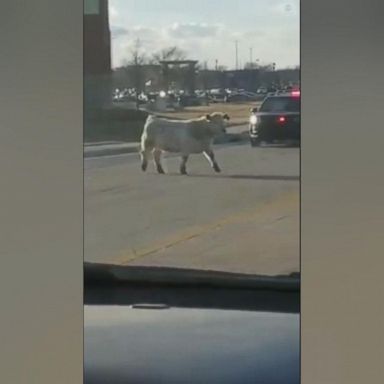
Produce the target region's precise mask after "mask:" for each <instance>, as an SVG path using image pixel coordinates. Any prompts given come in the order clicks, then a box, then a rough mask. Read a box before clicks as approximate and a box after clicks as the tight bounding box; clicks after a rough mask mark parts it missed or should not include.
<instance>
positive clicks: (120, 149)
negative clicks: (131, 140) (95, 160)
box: [84, 145, 139, 158]
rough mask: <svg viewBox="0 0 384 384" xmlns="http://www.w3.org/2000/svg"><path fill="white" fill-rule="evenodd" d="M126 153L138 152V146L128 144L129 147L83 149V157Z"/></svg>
mask: <svg viewBox="0 0 384 384" xmlns="http://www.w3.org/2000/svg"><path fill="white" fill-rule="evenodd" d="M126 153H139V146H138V145H137V146H135V147H133V146H130V147H122V146H119V147H116V148H101V149H92V150H88V151H87V150H85V151H84V158H90V157H101V156H112V155H122V154H126Z"/></svg>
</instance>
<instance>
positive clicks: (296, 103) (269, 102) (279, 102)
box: [260, 96, 300, 112]
mask: <svg viewBox="0 0 384 384" xmlns="http://www.w3.org/2000/svg"><path fill="white" fill-rule="evenodd" d="M260 112H300V98H298V97H290V96H285V97H276V96H274V97H269V98H267V99H266V100H265V101H264V103H263V104H262V105H261V107H260Z"/></svg>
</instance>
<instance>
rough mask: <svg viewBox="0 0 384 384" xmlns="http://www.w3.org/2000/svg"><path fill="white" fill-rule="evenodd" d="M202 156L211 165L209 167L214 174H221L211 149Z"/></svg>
mask: <svg viewBox="0 0 384 384" xmlns="http://www.w3.org/2000/svg"><path fill="white" fill-rule="evenodd" d="M204 156H205V157H206V158H207V160H208V161H209V164H211V167H212V168H213V169H214V170H215V172H221V169H220V167H219V165H218V164H217V162H216V160H215V154H214V153H213V151H212V149H208V150H206V151H204Z"/></svg>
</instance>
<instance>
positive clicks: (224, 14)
mask: <svg viewBox="0 0 384 384" xmlns="http://www.w3.org/2000/svg"><path fill="white" fill-rule="evenodd" d="M109 18H110V28H111V34H112V65H113V67H118V66H121V65H124V64H125V63H126V62H127V60H129V58H130V54H131V53H130V52H131V50H132V47H133V44H134V42H135V41H136V39H137V38H139V39H140V44H141V49H142V51H143V52H144V53H145V54H146V55H148V56H151V55H152V54H153V53H156V52H158V51H160V50H161V49H163V48H167V47H170V46H177V47H178V48H180V49H182V50H183V51H184V52H185V53H186V56H187V58H188V59H192V60H199V61H200V62H201V63H204V62H207V65H208V67H209V68H214V66H215V62H216V60H217V61H218V65H219V66H226V67H227V68H228V69H232V68H235V66H236V43H235V42H236V41H238V62H239V66H242V65H244V64H245V63H246V62H249V61H250V59H251V57H252V61H256V60H258V62H259V63H260V64H267V63H273V62H274V63H276V68H285V67H293V66H296V65H299V64H300V0H109ZM251 49H252V53H251Z"/></svg>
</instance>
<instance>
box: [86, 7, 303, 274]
mask: <svg viewBox="0 0 384 384" xmlns="http://www.w3.org/2000/svg"><path fill="white" fill-rule="evenodd" d="M272 3H273V2H272ZM272 3H271V2H270V1H269V0H252V1H251V0H242V1H241V2H240V3H238V2H232V1H227V0H225V1H224V0H223V1H222V2H220V3H219V2H217V1H206V0H196V1H187V0H167V1H159V0H147V1H134V0H109V1H107V0H85V7H84V260H85V262H90V263H106V264H119V265H129V266H140V267H141V266H156V267H167V268H168V267H175V268H186V269H195V270H209V271H220V272H234V273H244V274H257V275H281V274H290V273H292V272H298V271H299V260H300V259H299V183H300V148H299V146H298V145H291V144H292V143H291V142H290V138H289V137H288V138H286V137H276V138H275V137H273V138H272V139H271V140H270V141H269V142H262V143H260V144H257V146H252V145H251V139H252V140H253V139H254V138H251V137H250V128H249V126H250V110H251V109H252V108H253V107H255V106H256V107H257V108H259V109H260V106H261V104H262V102H263V100H264V98H265V93H266V92H267V91H269V90H284V89H288V87H294V88H295V89H296V88H297V89H299V86H300V83H299V81H300V61H299V57H300V55H299V48H300V40H299V1H298V0H297V1H296V0H294V1H290V2H289V4H290V5H289V7H286V8H285V7H277V6H276V5H273V4H272ZM239 4H241V7H239ZM280 8H281V9H280ZM255 15H256V16H257V18H258V19H257V23H255ZM283 19H284V20H283ZM260 31H263V33H262V35H260ZM277 32H278V33H277ZM287 39H288V40H287ZM230 95H233V96H232V97H230ZM261 110H262V111H297V110H299V100H298V99H293V98H289V97H288V98H287V97H277V98H270V99H268V100H266V101H265V102H264V103H263V105H262V107H261ZM255 140H256V139H255ZM252 143H253V142H252Z"/></svg>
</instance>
